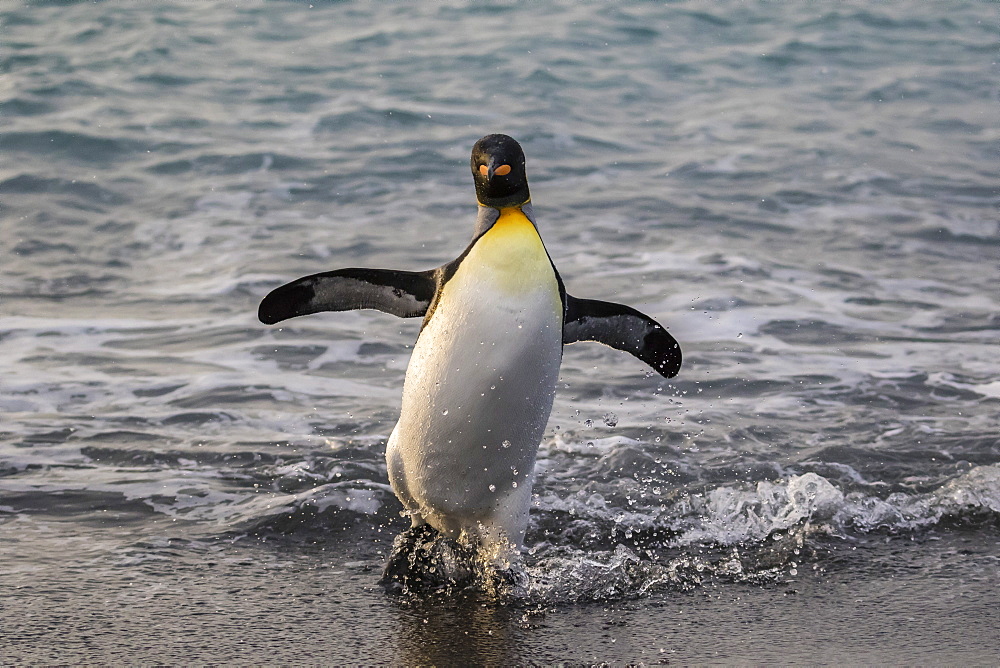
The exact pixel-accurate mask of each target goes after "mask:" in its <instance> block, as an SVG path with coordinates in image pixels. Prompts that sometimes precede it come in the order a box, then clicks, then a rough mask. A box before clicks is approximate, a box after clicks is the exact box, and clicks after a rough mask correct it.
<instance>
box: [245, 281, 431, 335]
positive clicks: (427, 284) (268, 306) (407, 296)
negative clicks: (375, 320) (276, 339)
mask: <svg viewBox="0 0 1000 668" xmlns="http://www.w3.org/2000/svg"><path fill="white" fill-rule="evenodd" d="M438 272H439V270H437V269H431V270H429V271H395V270H392V269H338V270H337V271H328V272H325V273H322V274H313V275H312V276H305V277H303V278H300V279H298V280H295V281H292V282H291V283H286V284H285V285H282V286H281V287H280V288H275V289H274V290H272V291H271V292H270V293H269V294H268V295H267V296H266V297H264V299H263V301H261V303H260V307H259V308H258V309H257V317H258V318H260V321H261V322H263V323H264V324H267V325H273V324H274V323H276V322H281V321H282V320H287V319H288V318H294V317H296V316H300V315H308V314H310V313H318V312H319V311H350V310H353V309H363V308H370V309H376V310H379V311H384V312H385V313H390V314H392V315H395V316H399V317H400V318H413V317H416V316H422V315H424V314H425V313H427V309H428V307H430V304H431V301H432V300H433V299H434V294H435V292H437V276H438Z"/></svg>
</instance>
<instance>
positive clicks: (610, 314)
mask: <svg viewBox="0 0 1000 668" xmlns="http://www.w3.org/2000/svg"><path fill="white" fill-rule="evenodd" d="M577 341H597V342H598V343H603V344H604V345H606V346H611V347H612V348H616V349H617V350H621V351H624V352H627V353H631V354H632V355H634V356H635V357H637V358H639V359H640V360H642V361H643V362H645V363H646V364H648V365H649V366H651V367H653V369H654V370H655V371H656V372H657V373H659V374H660V375H661V376H663V377H664V378H673V377H674V376H676V375H677V372H678V371H680V368H681V346H680V344H679V343H677V340H676V339H675V338H674V337H672V336H671V335H670V334H669V332H667V330H666V329H664V328H663V326H662V325H660V323H658V322H656V321H655V320H653V319H652V318H650V317H649V316H648V315H645V314H644V313H640V312H639V311H636V310H635V309H634V308H631V307H629V306H625V305H624V304H615V303H613V302H602V301H597V300H596V299H577V298H576V297H572V296H570V295H569V294H567V295H566V315H565V319H564V321H563V343H564V344H566V343H576V342H577Z"/></svg>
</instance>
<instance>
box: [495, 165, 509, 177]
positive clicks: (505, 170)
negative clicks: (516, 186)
mask: <svg viewBox="0 0 1000 668" xmlns="http://www.w3.org/2000/svg"><path fill="white" fill-rule="evenodd" d="M493 173H494V174H496V175H497V176H507V175H508V174H510V165H500V166H499V167H497V168H496V170H495V171H494V172H493Z"/></svg>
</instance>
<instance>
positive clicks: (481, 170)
mask: <svg viewBox="0 0 1000 668" xmlns="http://www.w3.org/2000/svg"><path fill="white" fill-rule="evenodd" d="M489 171H490V168H489V167H487V166H486V165H479V173H480V174H482V175H483V176H486V174H487V173H489Z"/></svg>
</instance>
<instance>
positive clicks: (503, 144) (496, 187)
mask: <svg viewBox="0 0 1000 668" xmlns="http://www.w3.org/2000/svg"><path fill="white" fill-rule="evenodd" d="M472 178H473V180H475V182H476V198H477V199H478V200H479V203H480V204H482V205H483V206H491V207H493V208H495V209H500V208H502V207H505V206H519V205H521V204H524V203H525V202H527V201H528V200H529V199H531V195H530V193H529V192H528V176H527V174H525V172H524V151H522V150H521V145H520V144H518V143H517V142H516V141H514V140H513V139H511V138H510V137H508V136H507V135H486V136H485V137H483V138H482V139H480V140H479V141H477V142H476V145H475V146H473V147H472Z"/></svg>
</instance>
